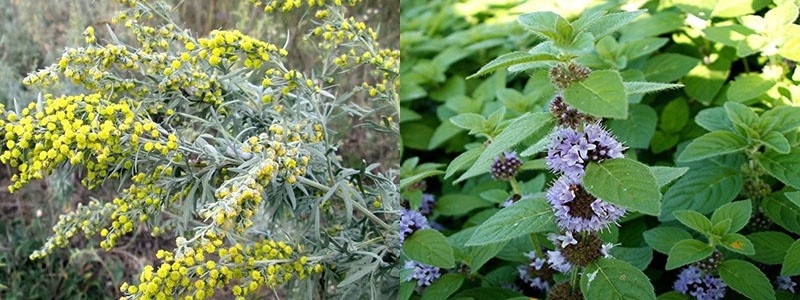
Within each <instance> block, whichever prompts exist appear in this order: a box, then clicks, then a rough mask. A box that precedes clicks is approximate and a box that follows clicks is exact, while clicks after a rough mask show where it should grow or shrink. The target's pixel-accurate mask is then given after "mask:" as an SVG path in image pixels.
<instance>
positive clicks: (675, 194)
mask: <svg viewBox="0 0 800 300" xmlns="http://www.w3.org/2000/svg"><path fill="white" fill-rule="evenodd" d="M739 167H740V165H736V166H735V167H727V166H719V165H712V164H706V165H704V166H703V167H702V168H699V169H696V168H693V169H690V170H689V171H688V172H686V174H685V175H683V177H681V178H680V179H678V181H677V182H675V184H673V185H672V186H671V187H670V188H669V190H667V192H666V193H665V194H664V201H663V202H662V206H661V216H660V217H659V219H660V220H662V221H669V220H672V219H673V216H672V212H674V211H676V210H681V209H688V210H694V211H697V212H700V213H704V214H705V213H711V212H712V211H714V209H716V208H717V207H719V206H721V205H723V204H725V203H728V202H731V200H733V199H734V198H736V196H737V195H738V194H739V191H741V190H742V181H743V180H742V176H741V173H740V171H739Z"/></svg>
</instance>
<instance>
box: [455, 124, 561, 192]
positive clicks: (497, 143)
mask: <svg viewBox="0 0 800 300" xmlns="http://www.w3.org/2000/svg"><path fill="white" fill-rule="evenodd" d="M554 125H555V119H553V115H552V114H550V113H544V112H542V113H533V114H527V115H522V116H520V117H518V118H516V119H514V121H513V122H512V123H511V124H510V125H508V127H506V129H505V130H503V132H501V133H500V134H498V135H497V136H496V137H495V138H494V140H493V141H492V143H491V144H490V145H489V147H487V148H486V150H484V151H483V153H481V155H480V157H478V160H477V161H476V162H475V164H473V165H472V167H470V168H469V170H467V172H465V173H464V174H462V175H461V177H459V178H458V180H456V182H459V181H462V180H465V179H467V178H470V177H473V176H477V175H480V174H483V173H486V172H489V168H490V166H491V164H492V161H493V159H494V158H495V157H497V156H498V155H500V154H501V153H503V151H506V150H509V149H511V148H513V147H514V146H516V145H517V144H519V143H520V142H522V141H524V140H526V139H531V140H540V139H541V138H543V137H544V136H545V135H547V134H548V133H550V131H551V130H552V128H553V126H554ZM520 128H525V130H519V129H520Z"/></svg>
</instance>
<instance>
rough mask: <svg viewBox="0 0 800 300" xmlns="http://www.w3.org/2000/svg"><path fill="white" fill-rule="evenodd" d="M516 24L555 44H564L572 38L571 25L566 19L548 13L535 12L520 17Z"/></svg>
mask: <svg viewBox="0 0 800 300" xmlns="http://www.w3.org/2000/svg"><path fill="white" fill-rule="evenodd" d="M517 22H519V24H520V25H522V27H523V28H525V29H527V30H530V31H531V32H533V33H534V34H536V35H538V36H540V37H542V38H545V39H549V40H551V41H553V42H555V43H556V44H566V43H567V42H569V41H571V39H572V36H573V34H574V33H573V28H572V25H570V24H569V21H567V19H564V18H563V17H561V16H559V15H558V14H556V13H554V12H550V11H537V12H532V13H527V14H523V15H520V16H519V17H518V18H517Z"/></svg>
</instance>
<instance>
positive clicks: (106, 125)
mask: <svg viewBox="0 0 800 300" xmlns="http://www.w3.org/2000/svg"><path fill="white" fill-rule="evenodd" d="M101 97H102V96H101V94H90V95H77V96H62V97H58V98H55V97H53V96H52V95H46V96H45V100H44V101H43V102H41V103H36V102H34V103H31V104H30V105H28V107H26V108H25V109H23V110H22V111H21V112H20V114H19V115H17V114H16V113H15V112H7V113H6V115H5V120H0V126H2V130H0V132H2V133H3V135H4V137H5V141H6V142H5V144H4V145H3V147H2V149H4V150H5V151H3V153H2V154H0V161H2V162H3V163H4V164H8V165H10V166H12V167H14V168H16V169H17V170H18V171H19V174H16V175H14V176H13V177H12V178H11V179H12V181H13V182H14V184H13V185H11V186H9V190H10V191H12V192H13V191H15V190H17V189H19V188H21V187H22V185H24V184H25V183H27V182H29V181H30V180H34V179H41V178H43V176H44V175H45V174H49V173H50V172H52V170H53V169H54V168H56V167H57V166H59V165H60V164H61V163H64V162H67V161H68V162H69V163H70V164H72V165H82V166H84V167H86V169H87V171H88V173H87V176H86V178H84V184H85V185H87V186H89V187H90V188H92V187H93V186H94V185H95V184H96V183H98V182H99V181H102V180H104V179H105V178H106V177H108V176H112V175H113V174H111V173H113V167H115V166H117V165H122V167H123V168H130V166H131V164H130V163H127V164H126V163H125V162H124V160H125V158H127V157H129V156H130V152H131V146H133V147H136V146H137V145H138V144H137V138H138V136H142V135H146V136H151V137H157V136H158V134H159V132H158V130H155V127H156V125H155V124H153V123H152V121H149V120H148V121H140V120H137V118H136V117H135V115H134V113H133V108H132V106H133V104H132V100H122V101H120V102H118V103H113V102H110V101H108V100H107V99H102V98H101ZM145 129H151V130H148V131H145ZM127 139H130V141H127ZM110 168H112V169H110Z"/></svg>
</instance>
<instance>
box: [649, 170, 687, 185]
mask: <svg viewBox="0 0 800 300" xmlns="http://www.w3.org/2000/svg"><path fill="white" fill-rule="evenodd" d="M650 171H651V172H653V176H655V177H656V183H657V184H658V186H659V187H664V186H665V185H667V184H669V183H670V182H672V181H673V180H676V179H678V178H680V177H681V176H683V174H686V171H689V168H686V167H680V168H674V167H662V166H652V167H650Z"/></svg>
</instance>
